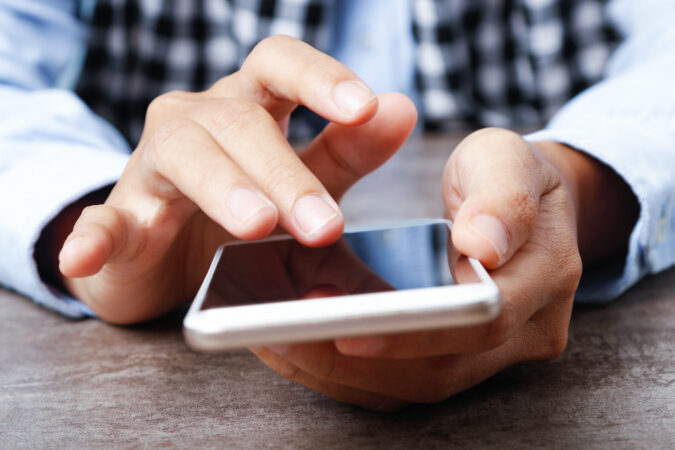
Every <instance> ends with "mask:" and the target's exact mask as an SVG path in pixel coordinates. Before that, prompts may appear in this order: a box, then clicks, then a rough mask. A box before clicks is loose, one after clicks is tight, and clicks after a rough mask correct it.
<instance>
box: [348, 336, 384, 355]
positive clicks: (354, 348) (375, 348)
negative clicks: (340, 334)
mask: <svg viewBox="0 0 675 450" xmlns="http://www.w3.org/2000/svg"><path fill="white" fill-rule="evenodd" d="M385 345H386V341H385V339H384V338H382V337H378V336H373V337H360V338H347V339H339V340H338V341H336V346H337V348H338V350H339V351H340V353H344V354H347V355H354V356H372V355H377V354H379V353H380V352H381V351H382V350H383V349H384V346H385Z"/></svg>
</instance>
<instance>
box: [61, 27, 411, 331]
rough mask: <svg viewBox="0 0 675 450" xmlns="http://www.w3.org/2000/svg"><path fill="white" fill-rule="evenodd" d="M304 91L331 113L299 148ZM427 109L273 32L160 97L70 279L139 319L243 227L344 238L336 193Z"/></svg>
mask: <svg viewBox="0 0 675 450" xmlns="http://www.w3.org/2000/svg"><path fill="white" fill-rule="evenodd" d="M298 104H303V105H306V106H307V107H308V108H310V109H312V110H313V111H314V112H316V113H318V114H320V115H321V116H323V117H325V118H326V119H328V120H329V121H331V122H332V123H331V124H330V125H328V126H327V127H326V129H325V130H324V131H323V132H322V133H321V134H320V135H319V136H318V137H317V138H316V139H315V140H314V141H312V142H311V143H310V144H309V145H308V146H307V147H306V148H305V149H304V150H302V152H301V153H300V155H299V156H298V155H297V154H296V153H295V151H294V150H293V149H292V148H291V146H290V145H289V144H288V142H287V141H286V138H285V135H284V131H285V129H286V126H287V124H288V117H289V114H290V113H291V112H292V111H293V109H294V108H295V107H296V106H297V105H298ZM415 121H416V111H415V108H414V105H413V104H412V102H410V100H408V99H407V98H405V97H404V96H401V95H398V94H385V95H381V96H379V97H376V96H375V95H374V94H373V93H372V92H371V91H370V89H369V88H368V87H366V86H365V85H364V84H363V82H361V81H360V80H359V79H358V78H357V77H356V76H355V75H354V74H353V73H352V72H351V71H349V70H348V69H347V68H346V67H344V66H343V65H342V64H340V63H339V62H337V61H335V60H334V59H332V58H330V57H329V56H326V55H324V54H322V53H320V52H318V51H317V50H315V49H313V48H311V47H310V46H308V45H306V44H304V43H302V42H300V41H297V40H295V39H292V38H288V37H283V36H279V37H273V38H269V39H266V40H265V41H263V42H262V43H261V44H259V45H258V46H257V47H256V48H255V49H254V50H253V51H252V53H251V55H249V57H248V58H247V60H246V61H245V63H244V64H243V66H242V68H241V70H240V71H238V72H236V73H234V74H233V75H231V76H228V77H226V78H223V79H222V80H220V81H219V82H218V83H216V84H215V85H214V86H213V87H212V88H210V89H209V90H208V91H205V92H201V93H186V92H173V93H169V94H166V95H163V96H161V97H159V98H157V99H156V100H155V101H153V103H152V104H151V105H150V107H149V109H148V112H147V116H146V123H145V128H144V131H143V136H142V138H141V140H140V142H139V144H138V147H137V148H136V150H135V151H134V153H133V155H132V157H131V159H130V161H129V163H128V165H127V167H126V169H125V171H124V173H123V175H122V177H121V179H120V181H119V182H118V183H117V185H116V186H115V187H114V189H113V190H112V193H111V194H110V196H109V197H108V198H107V200H106V201H105V204H103V205H98V206H92V207H89V208H86V209H85V210H84V211H82V214H81V216H80V217H79V219H78V220H77V223H76V224H75V226H74V229H73V231H72V233H71V234H70V236H69V237H68V238H67V240H66V242H65V246H64V247H63V249H62V251H61V253H60V269H61V272H62V273H63V275H64V276H65V278H64V284H65V285H66V286H67V288H68V289H69V290H70V291H71V293H73V294H74V295H75V296H76V297H77V298H79V299H81V300H83V301H84V302H85V303H87V304H88V305H89V306H90V307H91V308H92V309H93V310H94V311H95V312H96V313H97V314H98V315H99V317H101V318H103V319H104V320H107V321H110V322H115V323H133V322H138V321H142V320H147V319H150V318H152V317H155V316H158V315H160V314H162V313H164V312H166V311H169V310H170V309H172V308H174V307H175V306H177V305H178V304H180V303H182V302H184V301H186V300H189V299H191V298H192V297H193V296H194V294H195V292H196V290H197V288H198V286H199V284H200V283H201V280H202V279H203V277H204V275H205V273H206V270H207V268H208V265H209V263H210V260H211V258H212V256H213V254H214V252H215V250H216V248H217V247H218V246H219V245H221V244H222V243H223V242H225V241H227V240H228V239H232V237H235V238H240V239H258V238H262V237H264V236H266V235H268V234H269V233H271V232H272V231H273V230H274V229H275V227H276V226H277V225H280V226H281V227H282V228H283V229H285V230H286V231H287V232H289V233H290V234H292V235H293V236H294V237H295V238H296V239H298V240H299V241H300V242H302V243H303V244H305V245H309V246H320V245H326V244H328V243H330V242H333V241H334V240H336V239H337V238H338V237H339V236H340V234H341V232H342V227H343V218H342V215H341V213H340V211H339V209H338V206H337V204H336V201H338V200H339V198H340V197H341V196H342V194H343V193H344V192H345V191H346V189H348V188H349V186H350V185H351V184H353V183H354V182H355V181H357V180H358V179H359V178H360V177H362V176H363V175H365V174H366V173H368V172H370V171H372V170H373V169H375V168H376V167H377V166H379V165H380V164H382V163H383V162H384V161H385V160H386V159H387V158H388V157H389V156H391V155H392V154H393V153H394V152H395V151H396V149H398V148H399V147H400V146H401V144H402V143H403V142H404V141H405V139H406V138H407V137H408V135H409V134H410V133H411V132H412V130H413V128H414V125H415Z"/></svg>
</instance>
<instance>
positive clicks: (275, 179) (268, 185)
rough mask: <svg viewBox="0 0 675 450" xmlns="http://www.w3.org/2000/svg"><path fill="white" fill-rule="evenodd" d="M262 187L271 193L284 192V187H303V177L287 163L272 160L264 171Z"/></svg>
mask: <svg viewBox="0 0 675 450" xmlns="http://www.w3.org/2000/svg"><path fill="white" fill-rule="evenodd" d="M262 174H263V175H262V178H261V179H262V186H263V187H264V188H265V189H266V190H268V191H269V192H277V191H281V190H283V188H284V186H295V187H296V189H297V187H298V186H302V185H303V184H304V183H302V180H301V178H302V177H301V176H300V174H299V173H298V171H297V170H296V168H294V167H292V166H291V165H290V164H288V163H287V162H286V161H282V160H280V159H276V158H275V159H272V160H271V161H268V162H267V163H266V164H265V166H264V167H263V169H262Z"/></svg>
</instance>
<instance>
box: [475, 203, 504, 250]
mask: <svg viewBox="0 0 675 450" xmlns="http://www.w3.org/2000/svg"><path fill="white" fill-rule="evenodd" d="M471 227H472V228H473V229H474V231H475V232H476V233H478V234H479V235H481V236H482V237H483V238H485V239H486V240H487V241H488V242H490V244H492V247H493V248H494V249H495V251H496V252H497V255H498V256H499V259H501V258H503V257H504V255H506V252H508V251H509V237H508V235H507V234H506V230H505V229H504V226H503V225H502V223H501V221H499V220H498V219H496V218H494V217H492V216H488V215H486V214H481V215H478V216H475V217H474V218H473V219H471Z"/></svg>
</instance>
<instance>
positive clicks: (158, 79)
mask: <svg viewBox="0 0 675 450" xmlns="http://www.w3.org/2000/svg"><path fill="white" fill-rule="evenodd" d="M606 2H607V0H411V8H412V17H413V24H411V26H412V27H413V33H414V36H415V39H416V44H417V47H416V64H417V67H416V74H417V76H416V83H417V87H418V88H419V91H420V98H421V103H422V104H421V106H422V111H421V112H422V120H423V122H424V126H425V128H426V129H428V130H438V129H455V128H467V127H482V126H501V127H534V126H539V125H541V124H543V123H544V122H545V121H546V120H548V119H549V118H550V117H551V116H552V115H553V113H554V112H555V111H556V110H558V109H559V108H560V107H561V106H562V105H563V104H564V103H565V102H566V101H567V100H569V99H570V98H571V97H572V96H574V95H575V94H576V93H578V92H580V91H581V90H583V89H585V88H586V87H588V86H590V85H591V84H593V83H595V82H597V81H598V80H600V79H601V78H602V74H603V71H604V67H605V64H606V62H607V59H608V57H609V55H610V53H611V51H612V50H613V48H614V46H615V45H616V44H617V42H618V40H619V35H618V33H617V32H616V31H615V30H614V28H613V26H612V24H611V23H610V22H609V20H608V18H607V16H606V11H605V4H606ZM339 4H340V1H339V0H336V1H332V0H164V1H161V0H97V5H96V9H95V12H94V15H93V17H92V18H91V19H90V39H89V49H88V54H87V58H86V60H85V64H84V68H83V71H82V75H81V78H80V81H79V83H78V86H77V89H76V90H77V92H78V93H79V94H80V96H81V97H82V98H83V99H84V100H85V101H86V102H87V103H88V104H89V105H90V106H91V107H92V109H93V110H94V111H96V112H97V113H98V114H100V115H101V116H103V117H104V118H106V119H108V120H109V121H111V122H112V123H113V124H114V125H116V126H117V127H118V129H120V131H121V132H122V133H123V134H124V135H125V136H126V137H127V139H128V140H129V141H130V142H131V143H132V144H133V143H135V142H137V140H138V139H139V137H140V135H141V132H142V129H143V120H144V115H145V111H146V108H147V105H148V104H149V103H150V101H151V100H152V99H153V98H155V97H156V96H158V95H160V94H161V93H163V92H167V91H170V90H174V89H181V90H188V91H199V90H203V89H206V88H207V87H208V86H210V85H211V84H213V83H214V82H215V81H216V80H218V79H219V78H221V77H223V76H225V75H227V74H229V73H232V72H233V71H235V70H237V68H238V67H239V66H240V65H241V63H242V62H243V61H244V59H245V58H246V56H247V55H248V53H249V52H250V51H251V49H252V48H253V47H254V46H255V44H256V43H257V42H259V41H260V40H261V39H263V38H265V37H266V36H270V35H274V34H288V35H291V36H294V37H296V38H298V39H302V40H304V41H306V42H308V43H310V44H311V45H313V46H315V47H317V48H318V49H321V50H325V49H326V48H327V46H328V43H329V41H330V39H331V36H330V33H331V31H332V27H331V19H332V17H333V12H334V8H336V7H339ZM373 20H376V19H375V18H374V19H373ZM300 121H302V119H300V120H294V123H295V126H298V127H300V126H301V124H299V123H298V122H300ZM294 123H292V126H293V125H294Z"/></svg>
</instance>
